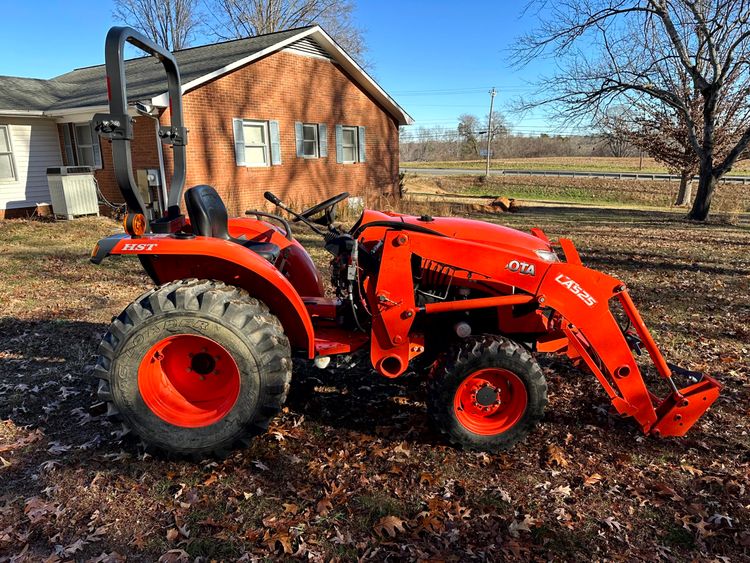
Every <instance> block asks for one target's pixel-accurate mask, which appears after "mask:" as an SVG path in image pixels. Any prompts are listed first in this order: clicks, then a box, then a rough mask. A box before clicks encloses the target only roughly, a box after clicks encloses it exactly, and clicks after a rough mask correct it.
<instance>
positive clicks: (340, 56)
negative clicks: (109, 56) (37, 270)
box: [0, 26, 412, 217]
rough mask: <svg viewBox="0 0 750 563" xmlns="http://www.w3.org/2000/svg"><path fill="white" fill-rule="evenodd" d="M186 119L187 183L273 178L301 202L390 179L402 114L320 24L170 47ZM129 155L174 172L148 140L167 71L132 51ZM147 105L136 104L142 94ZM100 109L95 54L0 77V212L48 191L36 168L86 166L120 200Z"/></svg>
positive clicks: (235, 196) (247, 200)
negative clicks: (55, 70)
mask: <svg viewBox="0 0 750 563" xmlns="http://www.w3.org/2000/svg"><path fill="white" fill-rule="evenodd" d="M175 58H176V59H177V62H178V64H179V67H180V74H181V79H182V90H183V94H184V96H183V103H184V113H185V125H186V126H187V127H188V129H189V135H188V146H187V163H188V165H187V181H186V186H188V187H189V186H192V185H196V184H210V185H212V186H214V187H216V189H217V190H218V191H219V193H220V194H221V195H222V197H223V198H224V199H225V201H226V203H227V207H228V208H229V210H230V212H232V213H235V214H238V213H242V212H243V211H244V210H245V209H247V208H249V207H253V206H257V205H259V204H260V203H261V201H262V193H263V192H264V191H265V190H271V191H273V192H275V193H277V194H278V195H280V196H281V197H282V198H284V199H287V200H289V201H293V202H298V203H299V204H302V203H309V202H313V201H318V200H321V199H324V198H325V197H329V196H331V195H334V194H336V193H339V192H342V191H348V192H350V193H352V194H365V193H383V192H391V191H393V190H394V189H395V187H396V186H397V183H398V169H399V162H398V135H399V126H400V125H407V124H409V123H411V122H412V120H411V117H410V116H409V115H408V114H407V113H406V112H405V111H404V110H403V109H402V108H401V107H400V106H399V105H398V104H397V103H396V102H395V101H394V100H393V98H391V97H390V96H389V95H388V94H387V93H386V92H385V91H384V90H383V89H382V88H381V87H380V86H379V85H378V84H377V83H376V82H375V81H374V80H373V79H372V78H371V77H370V76H369V75H368V74H367V73H366V72H365V71H364V70H363V69H362V68H361V67H360V66H359V65H358V64H357V63H356V62H355V61H354V60H353V59H352V58H351V57H349V56H348V55H347V54H346V53H345V52H344V51H343V50H342V49H341V48H340V47H339V46H338V45H337V44H336V43H335V42H334V41H333V40H332V39H331V38H330V37H329V36H328V35H327V34H326V33H325V31H323V30H322V29H321V28H320V27H318V26H311V27H305V28H299V29H293V30H288V31H283V32H278V33H271V34H267V35H262V36H257V37H252V38H247V39H239V40H235V41H228V42H224V43H218V44H214V45H206V46H202V47H194V48H190V49H183V50H180V51H177V52H175ZM126 68H127V70H126V77H127V81H128V98H129V101H130V102H131V104H134V103H135V102H141V103H142V104H144V105H146V107H148V108H150V109H151V111H150V115H149V116H146V115H142V114H140V113H138V112H136V110H135V109H133V110H132V115H133V116H134V118H135V139H134V141H133V143H132V149H133V168H134V171H135V173H136V175H137V171H138V170H144V169H157V170H160V171H161V176H162V178H164V177H166V178H169V177H170V176H171V166H172V165H171V153H170V148H169V147H168V146H166V145H164V146H163V147H162V146H160V143H158V142H157V140H156V139H157V138H156V130H157V127H158V124H168V123H169V121H170V119H169V109H168V107H167V106H168V99H167V95H166V93H165V92H166V80H165V78H164V76H163V74H162V70H161V65H159V64H158V63H156V62H155V61H154V60H153V59H152V58H139V59H133V60H130V61H128V63H127V67H126ZM141 108H143V105H142V106H141ZM101 111H107V99H106V81H105V74H104V66H103V65H100V66H95V67H88V68H82V69H76V70H74V71H72V72H69V73H67V74H63V75H61V76H58V77H56V78H53V79H51V80H35V79H27V78H16V77H0V217H1V216H3V215H12V214H17V213H19V211H20V212H27V211H28V210H29V209H30V208H37V207H41V206H44V205H46V204H47V202H49V194H48V191H47V184H46V176H45V170H46V168H47V167H50V166H59V165H61V164H63V165H79V166H80V165H85V166H91V167H92V168H93V170H94V176H95V177H96V180H97V182H98V185H99V187H100V190H101V192H102V194H103V195H104V197H106V198H107V199H108V200H109V201H112V202H118V203H119V202H121V201H122V197H121V195H120V194H119V190H118V189H117V186H116V184H115V182H114V175H113V171H112V157H111V152H110V145H109V143H108V142H106V141H103V140H102V141H101V142H100V140H99V138H98V137H97V136H96V135H95V134H94V133H93V131H92V128H91V125H90V120H91V118H92V116H93V115H94V113H97V112H101Z"/></svg>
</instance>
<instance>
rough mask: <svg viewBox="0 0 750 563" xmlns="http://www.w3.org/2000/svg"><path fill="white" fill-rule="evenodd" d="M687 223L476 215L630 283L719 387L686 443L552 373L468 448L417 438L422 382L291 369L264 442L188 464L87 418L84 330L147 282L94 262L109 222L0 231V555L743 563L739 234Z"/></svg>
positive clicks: (610, 215) (743, 242)
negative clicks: (525, 406)
mask: <svg viewBox="0 0 750 563" xmlns="http://www.w3.org/2000/svg"><path fill="white" fill-rule="evenodd" d="M682 215H683V212H681V211H680V212H672V211H669V210H653V209H651V210H634V209H623V208H619V209H615V208H597V207H592V206H587V207H583V206H557V207H549V206H543V205H537V204H534V203H531V202H527V203H525V204H524V205H523V206H522V211H521V212H520V213H518V214H509V215H502V216H487V217H485V218H486V219H488V220H495V221H501V222H503V223H506V224H509V225H511V226H514V227H518V228H523V229H528V228H530V227H533V226H539V227H542V228H543V229H545V231H546V232H547V233H548V234H549V235H550V236H553V237H554V236H560V235H565V236H570V237H572V238H573V239H574V241H575V242H576V244H577V245H578V247H579V249H580V251H581V254H582V257H583V260H584V262H585V263H586V264H588V265H590V266H591V267H594V268H597V269H600V270H603V271H605V272H607V273H610V274H613V275H615V276H618V277H620V278H621V279H623V280H624V281H625V282H626V283H627V284H628V285H629V286H630V288H631V291H632V294H633V296H634V299H635V301H636V303H637V305H638V306H639V307H640V310H641V312H642V314H643V316H644V317H645V320H646V322H647V324H648V325H649V327H650V328H651V329H652V331H653V334H654V336H655V338H656V340H657V342H659V343H660V345H661V346H662V350H663V352H664V353H665V355H666V356H667V358H668V359H669V360H671V361H674V362H675V363H678V364H680V365H682V366H684V367H687V368H690V369H695V370H705V371H707V372H710V373H711V374H713V375H715V376H716V377H718V378H719V380H720V381H721V382H722V383H723V384H724V386H725V387H724V390H723V392H722V396H721V398H720V399H719V400H718V401H717V403H716V404H715V405H714V407H713V408H712V409H711V410H710V411H709V412H708V413H707V414H706V416H704V417H703V418H702V419H701V421H699V423H698V424H697V425H696V426H695V427H694V428H693V429H692V430H691V432H690V434H689V435H688V436H687V437H685V438H683V439H661V440H659V439H655V438H645V437H643V436H642V435H641V433H640V430H639V429H638V428H637V427H636V425H635V424H634V423H633V422H632V421H629V420H624V419H620V418H616V417H613V416H612V415H610V414H609V410H608V400H607V398H606V395H605V393H604V391H603V390H602V388H601V387H600V386H599V384H598V383H597V382H596V380H595V378H594V377H593V376H591V375H589V374H587V373H582V372H580V371H578V370H577V369H575V368H573V367H572V366H571V365H570V364H569V363H568V362H567V361H562V360H560V359H557V358H546V359H543V368H544V371H545V374H546V376H547V378H548V381H549V387H550V405H549V407H548V410H547V415H546V417H545V419H544V421H543V423H542V424H541V425H540V426H539V428H538V429H537V430H536V431H535V432H533V433H532V435H531V436H530V437H529V439H528V440H527V441H526V442H525V443H523V444H521V445H519V446H517V447H516V448H514V449H513V450H512V451H510V452H507V453H506V454H503V455H496V456H490V455H482V454H474V453H465V452H461V451H458V450H455V449H453V448H451V447H448V446H446V445H445V444H444V443H443V442H442V441H441V440H440V439H439V437H438V436H437V435H436V434H435V433H434V432H433V431H432V430H431V429H430V428H429V426H428V425H427V424H426V416H425V412H424V399H425V397H424V393H425V389H424V387H423V385H422V384H421V380H420V378H419V377H417V376H415V375H407V376H405V377H404V378H403V380H397V381H392V380H386V379H385V378H382V377H379V376H375V375H372V374H371V373H370V371H369V370H368V369H366V367H365V368H361V369H343V368H341V369H329V370H327V371H319V370H315V369H312V368H305V367H304V366H299V368H298V369H297V371H296V372H295V377H294V381H293V389H292V393H291V396H290V398H289V401H288V403H287V407H288V408H287V409H286V410H285V412H284V413H283V415H282V416H280V417H279V418H278V419H277V420H276V421H275V423H274V424H273V425H272V428H271V431H270V432H269V434H268V435H265V436H262V437H259V438H257V439H255V440H254V442H253V443H252V445H251V446H250V447H249V448H247V449H245V450H240V451H237V452H236V453H235V454H233V455H232V456H231V457H229V458H228V459H227V460H224V461H212V460H206V461H204V462H202V463H190V462H184V461H168V460H162V459H154V458H152V457H149V456H144V455H142V453H141V451H140V449H139V446H138V445H137V443H135V442H133V441H130V440H129V439H128V438H127V437H125V438H122V437H121V436H120V435H119V433H118V431H119V428H118V427H115V426H112V425H110V424H109V423H108V422H107V421H106V420H105V417H103V416H102V414H101V413H100V412H99V411H96V410H93V411H92V410H90V406H91V405H92V404H94V403H95V402H96V398H95V393H94V387H95V385H94V379H93V377H92V375H91V366H92V362H93V358H94V353H95V350H96V346H97V344H98V342H99V339H100V337H101V335H102V333H103V332H104V331H105V330H106V327H107V323H108V322H109V320H110V318H111V317H112V315H115V314H117V313H118V312H119V311H120V310H121V309H122V308H123V307H125V305H126V304H127V303H128V302H129V301H131V300H132V299H133V298H135V297H136V296H137V295H138V294H139V293H140V292H142V291H145V290H146V289H147V288H148V287H149V281H148V280H147V279H146V277H145V276H144V275H143V273H142V272H141V268H140V265H139V263H138V262H137V261H136V260H134V259H111V260H107V261H105V263H104V264H103V265H102V266H99V267H97V266H93V265H90V264H89V262H88V254H89V252H90V250H91V247H92V246H93V244H94V243H95V241H96V240H97V238H99V237H100V236H103V235H106V234H109V233H110V232H112V231H115V230H117V229H118V227H117V225H116V224H115V223H114V222H112V221H110V220H107V219H103V218H102V219H81V220H76V221H73V222H69V223H67V222H60V223H46V222H37V221H21V220H18V221H5V222H0V271H2V272H3V276H2V278H0V303H2V308H1V309H0V561H5V560H7V558H9V557H11V556H13V555H19V554H21V555H20V557H18V558H17V559H13V560H14V561H24V560H27V561H39V560H43V559H45V558H47V557H50V560H55V561H57V560H79V561H85V560H94V559H95V558H97V557H99V556H100V555H101V554H107V555H108V556H109V558H108V559H100V560H106V561H121V560H122V559H121V558H119V559H118V558H117V555H118V554H119V555H120V556H123V557H124V556H126V557H127V558H128V561H155V560H157V559H158V558H159V557H161V556H162V555H165V554H167V556H168V557H171V559H165V560H169V561H187V560H191V561H192V560H193V559H194V558H196V557H203V558H205V559H203V560H206V561H208V560H234V559H237V558H240V557H241V556H242V555H243V554H249V556H248V559H251V560H252V559H253V558H258V559H261V560H272V559H279V558H282V557H287V558H291V557H292V555H291V554H292V553H296V554H297V556H298V557H302V558H309V559H312V560H315V561H328V560H332V559H338V560H341V561H350V560H355V559H357V558H363V559H372V560H377V561H382V560H386V559H389V560H393V561H396V560H416V559H421V560H427V559H431V560H447V559H448V558H451V557H452V558H454V560H457V561H470V560H499V559H509V560H511V559H518V558H522V559H531V558H533V559H536V560H542V559H545V560H546V559H552V560H581V559H587V560H598V559H608V558H627V559H634V560H649V561H650V560H654V559H656V558H658V557H661V558H664V559H669V560H678V561H679V560H692V559H700V560H717V559H720V558H721V560H725V561H726V560H731V561H739V560H743V559H747V558H748V557H749V556H750V484H749V482H750V436H749V435H748V422H747V421H748V416H750V365H749V364H748V360H747V358H748V357H749V356H750V344H749V342H750V329H749V328H748V327H749V326H750V231H749V230H748V229H747V228H745V227H741V226H732V225H727V224H720V223H709V224H706V225H694V224H689V223H686V222H685V221H683V220H682V219H681V216H682ZM303 240H304V241H305V242H307V243H309V244H310V247H311V248H313V247H314V248H315V249H316V250H315V253H314V255H315V257H316V260H317V261H318V262H319V263H321V264H322V263H323V262H324V257H323V255H322V253H321V251H320V243H319V242H318V241H317V240H316V239H315V238H313V237H312V236H309V235H305V236H304V239H303ZM655 388H656V389H657V390H658V392H660V393H661V392H663V387H659V386H658V385H657V386H656V387H655ZM550 452H553V453H554V454H555V455H551V453H550ZM384 519H385V520H384ZM383 523H386V524H388V525H386V526H385V528H384V527H383V526H382V524H383ZM391 531H392V532H393V536H391V535H389V532H391ZM170 550H173V551H172V552H171V553H168V552H169V551H170ZM246 560H247V559H246Z"/></svg>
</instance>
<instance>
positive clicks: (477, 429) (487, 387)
mask: <svg viewBox="0 0 750 563" xmlns="http://www.w3.org/2000/svg"><path fill="white" fill-rule="evenodd" d="M527 403H528V395H527V392H526V386H525V385H524V383H523V381H522V380H521V378H520V377H518V376H517V375H516V374H515V373H513V372H511V371H509V370H506V369H502V368H483V369H479V370H476V371H474V372H473V373H470V374H469V375H468V376H467V377H466V378H465V379H464V380H463V381H462V382H461V384H460V385H459V386H458V389H456V394H455V398H454V401H453V410H454V413H455V415H456V418H457V419H458V421H459V422H460V423H461V424H462V425H463V426H464V427H466V428H467V429H468V430H470V431H471V432H474V433H475V434H481V435H485V436H490V435H495V434H501V433H503V432H506V431H508V430H510V429H511V428H512V427H513V426H514V425H515V424H516V423H517V422H518V421H519V420H520V419H521V417H522V416H523V414H524V412H526V405H527Z"/></svg>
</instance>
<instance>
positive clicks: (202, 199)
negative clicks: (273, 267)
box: [185, 185, 281, 264]
mask: <svg viewBox="0 0 750 563" xmlns="http://www.w3.org/2000/svg"><path fill="white" fill-rule="evenodd" d="M185 206H186V207H187V212H188V216H189V217H190V224H191V225H192V227H193V233H195V234H196V235H199V236H203V237H214V238H220V239H223V240H228V241H231V242H234V243H237V244H239V245H241V246H244V247H245V248H248V249H250V250H252V251H253V252H255V253H256V254H258V255H259V256H262V257H263V258H265V259H266V260H268V261H269V262H270V263H271V264H274V263H275V262H276V260H277V259H278V257H279V253H280V252H281V248H280V247H279V246H278V245H276V244H273V243H272V242H258V241H255V240H247V239H244V238H233V237H231V236H229V216H228V215H227V208H226V206H225V205H224V202H223V201H221V197H220V196H219V194H218V193H217V192H216V190H215V189H214V188H212V187H211V186H205V185H203V186H195V187H193V188H190V189H189V190H187V191H186V192H185Z"/></svg>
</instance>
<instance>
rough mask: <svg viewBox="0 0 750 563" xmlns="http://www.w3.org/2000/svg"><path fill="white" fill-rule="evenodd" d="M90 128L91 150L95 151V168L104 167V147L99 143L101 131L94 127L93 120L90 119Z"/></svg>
mask: <svg viewBox="0 0 750 563" xmlns="http://www.w3.org/2000/svg"><path fill="white" fill-rule="evenodd" d="M89 129H91V152H93V153H94V168H96V169H99V168H101V167H102V148H101V146H100V145H99V133H97V132H96V129H94V122H93V121H89Z"/></svg>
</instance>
